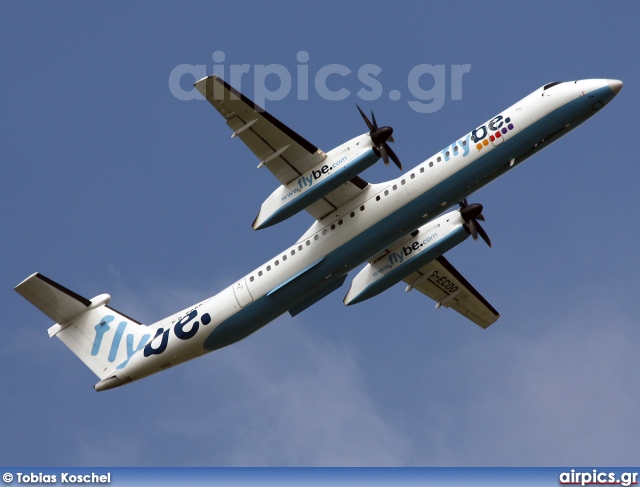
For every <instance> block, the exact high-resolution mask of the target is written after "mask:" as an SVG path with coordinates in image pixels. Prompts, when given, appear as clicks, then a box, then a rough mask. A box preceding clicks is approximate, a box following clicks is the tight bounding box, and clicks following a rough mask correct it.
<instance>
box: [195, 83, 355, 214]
mask: <svg viewBox="0 0 640 487" xmlns="http://www.w3.org/2000/svg"><path fill="white" fill-rule="evenodd" d="M194 86H195V87H196V89H197V90H198V91H199V92H200V93H201V94H202V95H203V96H204V97H205V98H206V99H207V100H208V101H209V103H211V104H212V105H213V107H214V108H215V109H216V110H217V111H218V112H219V113H220V114H221V115H222V116H223V117H224V118H225V120H226V121H227V125H228V126H229V128H230V129H231V130H232V132H233V133H232V135H231V137H236V136H237V137H238V138H240V140H242V142H244V143H245V145H246V146H247V147H248V148H249V149H250V150H251V152H253V153H254V154H255V155H256V157H257V158H258V160H259V161H260V164H259V165H258V167H262V166H264V167H266V168H267V169H269V171H271V173H273V175H274V176H275V177H276V179H278V181H280V183H281V184H283V185H284V184H288V183H290V182H291V181H293V180H294V179H296V178H298V177H300V176H301V175H302V174H304V173H305V172H307V171H309V170H310V169H311V168H312V167H314V166H316V165H318V164H319V163H320V162H322V161H323V160H324V159H325V158H326V157H327V155H326V154H325V153H324V152H323V151H322V150H320V149H318V147H316V146H315V145H313V144H312V143H311V142H309V141H308V140H306V139H305V138H304V137H302V136H301V135H299V134H297V133H296V132H294V131H293V130H291V129H290V128H289V127H287V126H286V125H285V124H283V123H282V122H280V121H279V120H278V119H276V118H275V117H274V116H272V115H271V114H269V113H268V112H267V111H265V110H264V109H263V108H261V107H259V106H258V105H256V104H255V103H253V101H251V100H250V99H249V98H247V97H246V96H244V95H243V94H242V93H240V92H239V91H238V90H236V89H235V88H233V87H232V86H231V85H229V84H228V83H226V82H225V81H224V80H223V79H221V78H219V77H218V76H215V75H213V76H208V77H206V78H203V79H201V80H200V81H198V82H196V83H195V84H194ZM366 187H367V182H366V181H364V180H362V179H361V178H360V177H355V178H353V179H352V180H351V181H349V182H347V183H345V184H344V185H342V186H341V187H339V188H338V189H336V190H334V191H332V192H331V193H329V194H327V195H326V196H325V197H324V198H322V199H320V200H318V201H316V202H315V203H313V204H311V205H310V206H309V207H307V208H306V210H307V211H308V212H309V213H310V214H311V216H313V217H314V218H315V219H317V220H319V219H321V218H322V217H324V216H326V215H327V214H329V213H331V212H332V211H333V210H334V209H336V208H338V207H340V206H342V205H343V204H345V203H347V202H348V201H350V200H352V199H353V198H355V197H356V196H357V195H358V194H360V192H361V191H362V190H363V189H364V188H366Z"/></svg>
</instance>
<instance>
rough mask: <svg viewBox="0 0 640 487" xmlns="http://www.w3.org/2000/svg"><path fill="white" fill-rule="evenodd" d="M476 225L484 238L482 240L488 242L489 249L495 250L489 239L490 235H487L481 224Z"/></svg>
mask: <svg viewBox="0 0 640 487" xmlns="http://www.w3.org/2000/svg"><path fill="white" fill-rule="evenodd" d="M476 225H477V227H478V233H479V234H480V236H481V237H482V240H484V241H485V242H486V244H487V245H488V246H489V248H493V247H492V245H491V239H490V238H489V235H487V232H485V231H484V228H482V227H481V226H480V224H479V223H476Z"/></svg>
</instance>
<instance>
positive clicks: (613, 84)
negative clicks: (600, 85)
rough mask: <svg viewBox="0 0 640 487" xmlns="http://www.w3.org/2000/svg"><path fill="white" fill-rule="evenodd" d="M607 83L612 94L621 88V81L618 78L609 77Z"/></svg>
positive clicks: (615, 93)
mask: <svg viewBox="0 0 640 487" xmlns="http://www.w3.org/2000/svg"><path fill="white" fill-rule="evenodd" d="M607 84H608V85H609V89H610V90H611V91H613V94H614V95H617V94H618V93H619V92H620V90H621V89H622V81H620V80H619V79H609V80H607Z"/></svg>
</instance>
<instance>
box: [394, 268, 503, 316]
mask: <svg viewBox="0 0 640 487" xmlns="http://www.w3.org/2000/svg"><path fill="white" fill-rule="evenodd" d="M403 281H404V282H406V283H407V284H409V286H412V287H413V289H417V290H418V291H420V292H421V293H422V294H424V295H426V296H428V297H430V298H431V299H433V300H434V301H435V302H436V303H437V304H436V307H437V308H439V307H440V306H445V307H446V308H451V309H453V310H455V311H457V312H458V313H460V314H461V315H462V316H464V317H466V318H468V319H470V320H471V321H473V322H474V323H475V324H476V325H479V326H481V327H482V328H487V327H488V326H489V325H491V324H493V323H495V322H496V321H497V319H498V318H499V317H500V314H499V313H498V312H497V311H496V310H495V309H494V308H493V306H491V305H490V304H489V302H488V301H487V300H486V299H485V298H483V297H482V296H481V295H480V293H479V292H478V291H476V290H475V289H474V287H473V286H472V285H471V284H469V282H467V280H466V279H465V278H464V277H462V275H461V274H460V273H459V272H458V271H457V270H456V269H455V268H454V267H453V266H452V265H451V264H450V263H449V261H448V260H447V259H445V258H444V257H443V256H440V257H438V258H437V259H436V260H433V261H431V262H429V263H428V264H427V265H425V266H424V267H422V268H420V269H419V270H417V271H416V272H414V273H413V274H410V275H409V276H407V277H406V278H405V279H403Z"/></svg>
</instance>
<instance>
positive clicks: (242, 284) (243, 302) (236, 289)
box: [233, 279, 253, 308]
mask: <svg viewBox="0 0 640 487" xmlns="http://www.w3.org/2000/svg"><path fill="white" fill-rule="evenodd" d="M233 294H234V295H235V297H236V301H238V304H239V305H240V307H241V308H244V307H245V306H247V305H248V304H250V303H252V302H253V296H251V293H250V292H249V288H248V287H247V280H246V279H240V280H239V281H238V282H236V283H235V284H234V285H233Z"/></svg>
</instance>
